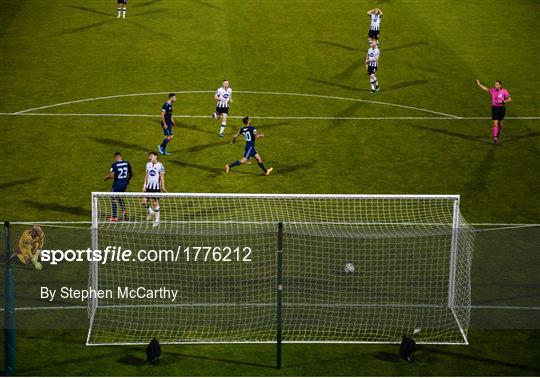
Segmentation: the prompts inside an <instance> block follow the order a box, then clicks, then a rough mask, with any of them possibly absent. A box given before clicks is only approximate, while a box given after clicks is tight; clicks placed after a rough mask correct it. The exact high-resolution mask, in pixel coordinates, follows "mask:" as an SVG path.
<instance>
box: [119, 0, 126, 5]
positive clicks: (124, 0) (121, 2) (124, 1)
mask: <svg viewBox="0 0 540 378" xmlns="http://www.w3.org/2000/svg"><path fill="white" fill-rule="evenodd" d="M117 3H118V4H127V0H117Z"/></svg>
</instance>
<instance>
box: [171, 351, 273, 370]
mask: <svg viewBox="0 0 540 378" xmlns="http://www.w3.org/2000/svg"><path fill="white" fill-rule="evenodd" d="M167 356H173V357H175V358H177V359H178V358H181V357H183V358H195V359H199V360H206V361H216V362H226V363H230V364H236V365H246V366H254V367H261V368H272V369H275V368H276V366H275V365H271V364H268V365H265V364H258V363H255V362H246V361H237V360H232V359H227V358H215V357H208V356H200V355H196V354H187V353H178V352H168V353H166V356H165V357H164V358H166V357H167Z"/></svg>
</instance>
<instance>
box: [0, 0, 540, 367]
mask: <svg viewBox="0 0 540 378" xmlns="http://www.w3.org/2000/svg"><path fill="white" fill-rule="evenodd" d="M375 5H377V6H379V7H380V8H382V9H383V11H384V17H383V21H382V31H381V45H380V48H381V54H382V56H381V65H380V69H379V72H378V74H377V76H378V78H379V82H380V84H381V92H380V93H379V94H377V95H376V96H375V97H369V95H368V89H369V83H368V80H367V77H366V75H365V72H364V68H363V63H362V60H363V56H364V54H365V50H366V49H367V47H368V46H367V37H366V34H367V30H368V25H369V20H368V17H367V16H366V15H365V11H366V10H367V9H370V8H372V7H373V6H375ZM539 11H540V5H539V3H538V2H537V1H534V0H531V1H527V0H521V1H512V2H505V1H502V0H494V1H490V2H485V1H457V0H456V1H453V0H440V1H437V2H429V1H426V2H414V1H411V2H405V1H393V0H386V1H380V2H379V4H373V3H371V2H368V1H324V0H323V1H260V2H256V1H248V0H229V1H211V0H193V1H180V0H178V1H177V0H154V1H151V0H140V1H135V0H131V1H130V2H129V11H128V18H127V19H126V20H117V19H116V8H115V4H114V2H112V1H109V0H93V1H91V2H84V3H80V4H79V3H74V2H73V1H67V0H66V1H63V0H51V1H30V0H5V1H4V2H3V5H2V13H1V14H0V56H1V64H0V112H2V113H13V112H17V111H21V110H25V109H30V108H35V107H40V106H45V105H52V104H58V103H62V102H68V101H74V100H78V99H87V98H95V97H100V96H111V95H123V94H132V93H155V92H168V91H179V92H180V91H208V93H184V94H179V95H178V100H177V104H176V106H175V114H177V115H181V114H185V115H209V114H211V113H212V111H213V108H214V101H213V99H212V96H213V94H212V91H213V90H215V89H216V88H217V87H218V86H219V84H220V82H221V79H223V78H228V79H229V80H230V82H231V86H232V88H233V90H234V91H235V94H234V100H235V102H234V104H233V105H234V106H233V107H232V115H236V116H238V115H246V114H249V115H252V116H260V117H261V118H260V119H255V120H254V121H255V122H254V123H255V124H256V126H258V130H259V131H261V132H263V133H264V134H266V138H265V139H262V140H260V141H259V142H258V145H257V148H258V150H259V152H260V153H261V155H262V156H263V158H264V160H265V162H266V164H267V165H269V166H273V167H274V169H275V172H274V174H273V175H271V176H269V177H263V176H261V175H260V171H259V170H258V167H257V166H256V165H255V164H252V165H247V166H244V167H241V168H239V169H237V170H235V171H234V172H233V173H232V174H231V175H229V176H227V175H225V174H224V169H223V167H224V165H225V164H226V163H228V162H230V161H233V160H236V159H237V158H239V157H240V156H241V154H242V152H243V146H242V144H241V143H237V144H235V145H232V146H231V145H229V144H227V141H222V140H220V139H218V138H217V136H216V134H217V131H218V124H216V123H214V121H212V120H211V119H200V118H177V119H176V123H177V127H176V130H175V139H174V140H173V141H172V142H171V144H170V148H169V149H170V151H171V152H173V153H174V155H172V156H170V157H164V158H163V159H161V160H162V162H163V163H164V165H165V167H166V169H167V176H166V180H167V186H168V189H169V190H170V191H175V192H253V193H407V194H409V193H422V194H430V193H434V194H441V193H445V194H460V195H461V196H462V197H461V199H462V201H461V209H462V212H463V214H464V216H465V217H466V218H467V220H468V221H471V222H505V223H540V196H539V195H538V189H537V187H538V177H539V176H540V169H539V165H538V161H539V158H540V142H539V141H540V138H539V137H540V121H539V120H538V119H508V120H507V121H506V122H505V127H504V129H503V136H502V143H501V144H500V145H497V146H494V145H492V144H491V143H490V133H491V130H490V123H491V121H490V120H488V119H485V120H452V119H445V120H434V119H429V120H427V119H422V120H404V119H401V120H396V119H379V120H343V119H327V120H299V119H293V120H291V119H265V118H264V116H274V117H279V116H282V117H283V116H299V117H300V116H325V117H427V116H436V114H433V113H429V112H425V111H421V110H415V109H410V108H402V107H396V106H392V105H383V104H374V103H369V102H365V101H355V100H368V101H371V100H373V101H378V102H384V103H387V104H400V105H406V106H411V107H415V108H421V109H427V110H431V111H435V112H441V113H446V114H452V115H457V116H462V117H489V115H490V109H489V107H490V102H489V97H488V96H487V94H485V93H484V92H482V91H481V90H480V89H479V88H478V87H477V86H476V83H475V80H476V79H477V78H478V79H480V80H481V81H482V82H483V83H484V84H489V85H491V83H492V82H493V81H494V80H496V79H501V80H503V82H504V84H505V86H506V87H507V88H508V89H509V91H510V93H511V95H512V98H513V102H512V103H511V104H510V105H509V106H508V110H507V116H510V117H538V116H539V115H540V114H538V106H537V104H538V103H539V102H540V92H539V90H538V88H540V78H539V75H538V62H539V61H540V56H539V52H540V46H539V44H540V37H539V32H538V30H537V25H538V21H539V14H540V12H539ZM242 91H257V92H286V93H302V94H310V95H320V96H335V97H341V98H344V99H329V98H322V97H307V96H285V95H269V94H261V93H259V94H248V93H241V92H242ZM345 98H346V99H349V100H346V99H345ZM165 100H166V95H162V94H157V95H145V96H137V97H118V98H113V99H103V100H96V101H87V102H80V103H72V104H68V105H64V106H58V107H51V108H46V109H42V110H38V111H36V112H45V113H128V114H155V115H156V117H155V118H143V117H76V116H30V115H26V116H22V115H21V116H15V115H0V133H1V134H0V135H1V138H0V163H2V165H3V166H4V167H5V168H4V169H3V170H2V173H1V174H0V189H1V191H2V198H3V201H2V206H1V207H0V218H2V219H9V220H40V221H43V220H88V219H89V218H90V216H91V211H90V192H92V191H107V190H109V189H110V186H109V184H107V183H104V182H103V181H102V177H103V176H104V175H105V173H106V172H107V171H108V169H109V165H110V163H111V161H112V154H113V152H115V151H117V150H120V151H122V152H123V153H124V156H125V158H126V159H128V160H129V161H130V162H131V164H132V166H133V167H134V168H135V177H134V179H133V183H132V186H131V187H130V190H132V191H138V190H139V189H140V186H141V185H142V179H143V170H144V163H145V161H146V153H147V151H149V150H152V149H155V148H156V146H157V144H158V143H159V142H160V140H161V139H162V133H161V131H160V127H159V123H158V119H159V112H160V107H161V105H162V104H163V102H164V101H165ZM229 124H230V125H231V127H230V128H229V129H228V131H227V137H228V138H229V137H231V136H232V133H233V131H232V130H233V129H235V128H236V127H238V125H239V122H238V120H233V121H230V122H229ZM535 188H536V189H535ZM60 230H63V229H60ZM50 234H51V238H50V239H49V241H48V242H49V243H52V240H57V241H56V243H55V246H56V247H57V248H60V247H62V246H64V245H68V244H69V243H77V244H78V243H84V242H85V240H86V239H85V238H87V235H86V234H85V235H78V236H69V237H66V238H64V239H62V238H57V239H54V237H53V236H52V235H53V234H54V232H53V231H50ZM66 234H68V233H67V232H66ZM70 235H71V234H70ZM479 235H483V236H479V238H478V239H477V250H476V251H475V257H474V263H473V267H474V268H473V269H474V270H473V302H474V303H476V304H505V305H514V306H539V304H540V298H539V296H538V285H539V281H538V269H537V267H538V257H537V254H536V253H534V249H535V246H537V245H538V241H539V238H538V228H535V229H530V230H525V231H523V230H522V231H520V230H514V231H512V230H509V231H504V232H503V231H501V232H498V233H497V234H496V237H493V234H490V233H481V234H479ZM51 247H52V245H51ZM85 269H86V267H84V266H77V265H70V264H66V265H64V266H58V267H55V269H50V270H48V271H44V272H43V273H42V274H41V275H39V274H34V272H31V271H27V270H22V269H18V270H16V279H17V290H18V292H17V305H18V306H38V305H43V303H42V302H41V301H40V300H39V299H38V291H37V290H38V288H39V285H40V283H41V282H42V281H44V282H46V283H47V284H51V285H58V284H61V283H64V282H70V283H73V284H74V285H84V284H85V281H86V270H85ZM52 273H54V276H52ZM44 277H45V278H44ZM2 285H3V280H2ZM2 289H3V287H2ZM2 292H3V291H2ZM68 304H71V303H68ZM70 311H75V312H76V314H74V313H68V312H66V313H63V314H61V315H58V313H56V312H52V311H43V312H42V311H40V312H39V313H38V312H34V313H33V315H28V314H27V313H24V314H23V315H21V316H19V321H20V322H21V323H20V324H22V325H23V326H22V329H21V330H20V332H19V334H18V345H19V350H18V353H19V360H18V366H19V372H20V373H21V374H28V375H50V374H61V375H79V374H82V375H106V374H112V375H139V374H144V375H277V374H283V375H538V374H539V370H538V369H539V368H540V367H539V365H538V362H537V361H538V358H537V357H538V356H537V352H534V351H536V350H537V349H538V345H539V334H538V331H537V329H538V326H537V324H538V322H537V321H535V318H536V316H535V315H536V314H537V311H536V312H534V311H533V312H531V311H528V312H527V311H523V312H520V313H519V315H518V316H516V315H515V314H516V313H514V312H513V313H512V314H510V313H508V312H507V311H502V312H500V313H499V312H497V311H486V310H482V311H481V310H477V311H476V312H473V328H472V330H471V334H470V336H471V337H470V342H471V345H470V346H468V347H436V348H435V347H429V348H426V349H423V350H422V351H421V352H419V356H418V357H419V359H420V363H419V364H416V365H408V364H404V363H401V362H395V361H394V360H393V357H392V356H390V354H389V353H391V352H392V353H393V351H394V349H395V347H393V346H350V345H343V346H335V345H287V346H286V347H285V360H284V364H285V367H286V368H285V369H284V370H283V371H281V372H278V371H276V370H274V369H272V367H271V366H272V361H273V347H272V346H270V345H268V346H262V347H261V346H251V345H243V346H181V347H180V346H179V347H167V349H166V350H165V353H166V358H165V360H164V363H163V365H162V366H159V367H156V368H152V367H148V366H138V364H139V363H140V358H141V352H140V351H139V349H137V348H118V347H117V348H108V347H104V348H87V347H84V346H83V343H84V339H85V331H84V329H85V327H86V321H85V313H84V311H77V310H70ZM487 312H489V313H487ZM36 314H39V318H40V319H42V320H43V321H44V322H46V325H44V326H43V327H39V328H38V327H36V326H35V324H36V323H35V321H36V319H35V316H36ZM475 314H478V316H477V317H476V319H477V321H475ZM57 319H62V323H63V324H65V328H66V329H58V328H59V327H58V325H57V323H56V325H55V321H56V322H58V320H57ZM38 324H40V323H39V322H38ZM520 324H521V325H522V326H523V324H525V326H523V328H532V329H533V330H527V329H521V330H520V329H519V328H520ZM505 327H507V328H508V329H506V330H505V329H504V328H505ZM495 328H496V330H494V329H495ZM510 328H511V329H510ZM534 329H536V330H534ZM502 345H505V348H508V351H504V350H503V349H502ZM28 356H31V357H28ZM0 358H3V353H2V357H0Z"/></svg>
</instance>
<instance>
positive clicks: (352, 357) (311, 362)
mask: <svg viewBox="0 0 540 378" xmlns="http://www.w3.org/2000/svg"><path fill="white" fill-rule="evenodd" d="M361 358H362V355H361V354H360V353H358V354H347V355H344V356H339V357H336V358H328V359H324V360H323V359H317V358H316V359H314V360H307V361H306V360H305V361H304V362H302V363H298V364H287V365H286V366H285V367H286V368H297V367H303V366H308V365H321V364H325V363H328V362H337V361H351V360H358V359H361Z"/></svg>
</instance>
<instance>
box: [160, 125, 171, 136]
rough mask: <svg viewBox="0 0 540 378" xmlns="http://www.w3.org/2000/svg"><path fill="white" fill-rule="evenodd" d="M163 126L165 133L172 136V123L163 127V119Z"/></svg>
mask: <svg viewBox="0 0 540 378" xmlns="http://www.w3.org/2000/svg"><path fill="white" fill-rule="evenodd" d="M161 127H162V128H163V135H165V136H171V135H173V126H172V123H167V127H166V128H165V127H163V121H161Z"/></svg>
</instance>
